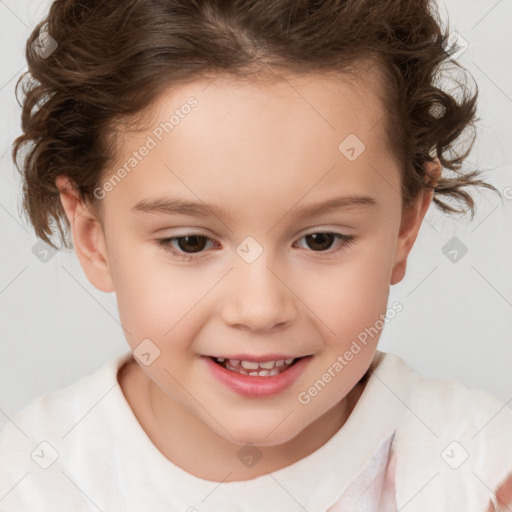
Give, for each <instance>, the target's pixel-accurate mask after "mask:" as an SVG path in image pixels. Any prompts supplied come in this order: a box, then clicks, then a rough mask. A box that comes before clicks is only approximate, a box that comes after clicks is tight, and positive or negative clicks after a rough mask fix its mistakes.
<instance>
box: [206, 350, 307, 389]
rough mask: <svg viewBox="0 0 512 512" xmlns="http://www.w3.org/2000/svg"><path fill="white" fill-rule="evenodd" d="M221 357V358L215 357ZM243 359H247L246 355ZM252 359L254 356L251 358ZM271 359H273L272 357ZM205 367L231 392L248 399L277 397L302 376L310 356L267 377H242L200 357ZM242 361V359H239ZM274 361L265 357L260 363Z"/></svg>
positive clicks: (280, 357) (277, 357)
mask: <svg viewBox="0 0 512 512" xmlns="http://www.w3.org/2000/svg"><path fill="white" fill-rule="evenodd" d="M216 357H223V356H216ZM244 357H247V356H246V355H245V356H244ZM252 357H254V356H252ZM272 357H274V356H273V355H272ZM200 359H202V360H203V361H204V362H205V364H206V366H207V367H208V369H209V371H210V372H211V374H212V375H213V376H214V377H215V378H216V379H217V380H218V381H220V382H221V383H222V384H224V385H225V386H227V387H228V388H229V389H231V390H232V391H235V392H236V393H238V394H240V395H242V396H245V397H248V398H264V397H270V396H274V395H277V394H279V393H281V392H283V391H284V390H286V389H287V388H289V387H290V386H291V385H292V384H293V383H294V382H295V381H296V380H297V379H298V378H299V376H300V375H301V374H302V372H303V371H304V370H305V368H306V366H307V365H308V364H309V362H310V360H311V359H312V356H311V355H309V356H305V357H303V358H302V359H300V360H299V361H297V362H296V363H295V364H293V365H292V366H290V368H288V369H287V370H285V371H284V372H282V373H280V374H278V375H273V376H268V377H256V376H251V375H243V374H241V373H236V372H232V371H230V370H226V368H224V367H222V366H221V365H219V364H217V363H215V362H214V361H213V360H212V359H211V358H210V357H209V356H201V357H200ZM231 359H239V357H238V356H237V357H231ZM278 359H289V358H286V357H283V356H281V355H278V356H276V360H278ZM241 360H243V359H241ZM248 360H249V361H257V359H248ZM273 360H274V359H269V358H268V356H265V359H261V358H260V361H263V362H264V361H273Z"/></svg>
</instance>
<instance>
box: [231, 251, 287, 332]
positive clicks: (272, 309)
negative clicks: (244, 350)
mask: <svg viewBox="0 0 512 512" xmlns="http://www.w3.org/2000/svg"><path fill="white" fill-rule="evenodd" d="M268 262H269V260H268V258H266V253H265V252H263V254H261V255H260V257H259V258H258V259H257V260H256V261H254V262H252V263H246V262H245V261H243V260H240V261H237V262H236V264H235V267H234V269H233V270H232V272H230V275H229V277H228V286H227V287H226V288H225V289H224V291H223V293H225V296H224V297H222V299H221V300H222V318H223V320H224V322H225V323H226V324H227V325H229V326H230V327H235V328H241V329H247V330H251V331H269V330H272V329H278V328H283V327H285V326H287V325H289V324H291V323H292V322H293V321H294V320H295V318H296V317H297V305H296V301H297V299H296V298H295V295H294V293H293V291H292V290H293V287H292V286H291V283H290V282H287V280H288V281H289V280H290V278H289V276H288V275H287V273H286V272H284V273H283V272H279V271H278V270H277V271H276V270H273V269H272V268H270V267H269V266H268ZM280 274H281V275H280ZM283 274H284V275H283Z"/></svg>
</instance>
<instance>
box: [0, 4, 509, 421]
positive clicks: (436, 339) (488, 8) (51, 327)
mask: <svg viewBox="0 0 512 512" xmlns="http://www.w3.org/2000/svg"><path fill="white" fill-rule="evenodd" d="M48 6H49V2H47V1H45V2H35V1H26V0H19V1H17V2H15V1H14V0H0V20H1V21H0V23H1V26H0V48H1V66H0V104H1V112H2V123H1V125H0V152H1V160H0V173H1V178H0V179H1V186H0V237H1V239H0V426H1V425H3V424H5V422H6V421H8V417H11V416H13V415H14V413H15V412H17V411H18V410H20V409H21V408H23V407H25V406H26V405H27V404H28V403H29V402H30V401H31V400H33V399H34V398H35V397H37V396H40V395H42V394H46V393H48V392H51V391H53V390H56V389H58V388H61V387H64V386H67V385H69V384H71V383H72V382H74V381H76V380H77V379H78V378H80V377H81V376H83V375H85V374H86V373H90V372H93V371H95V370H96V369H97V368H99V367H100V366H101V365H102V364H103V363H104V362H106V361H107V360H108V359H110V358H112V357H114V356H115V355H117V354H120V353H122V352H125V351H127V350H128V345H127V343H126V340H125V338H124V336H123V332H122V329H121V327H120V324H119V318H118V312H117V306H116V300H115V295H114V294H107V293H104V292H101V291H99V290H97V289H96V288H94V287H93V286H92V285H91V284H90V283H89V282H88V280H87V279H86V277H85V275H84V273H83V271H82V268H81V266H80V264H79V262H78V259H77V258H76V256H75V254H74V252H71V251H67V252H59V253H57V254H55V255H54V256H53V258H51V259H50V260H49V261H48V262H47V263H43V262H41V261H40V260H39V259H38V258H37V257H36V256H35V255H34V254H33V252H32V250H33V248H34V246H35V244H36V243H37V242H38V239H37V238H36V237H35V235H34V233H33V230H32V228H31V226H29V225H28V224H27V222H26V221H25V219H24V217H22V216H21V215H20V211H21V206H20V205H21V194H20V181H19V177H18V173H17V171H16V170H15V169H14V166H13V162H12V160H11V156H10V153H11V149H10V144H11V143H12V141H13V139H14V138H15V137H16V136H17V135H18V134H19V133H20V107H19V106H18V104H17V102H16V100H15V96H14V85H15V83H16V79H17V77H18V76H19V75H20V73H21V72H23V71H24V70H25V69H26V63H25V60H24V47H25V41H26V39H27V38H28V36H29V34H30V32H31V31H32V29H33V27H34V26H35V25H36V23H37V22H38V21H39V20H40V19H41V17H42V16H43V15H44V14H45V13H46V11H47V8H48ZM440 8H441V13H443V15H444V16H445V17H446V16H449V19H450V25H449V26H450V31H456V32H458V33H460V34H461V35H462V37H463V38H464V39H465V40H466V41H467V42H468V43H469V47H468V49H467V50H466V51H465V52H464V53H463V54H462V55H461V56H460V58H459V62H460V63H461V64H463V65H464V66H466V67H467V68H468V70H469V71H470V72H471V74H472V75H473V77H474V78H475V80H476V82H477V83H478V85H479V88H480V100H479V115H480V117H481V118H482V121H481V122H480V123H479V124H478V139H477V142H476V143H475V148H474V150H473V152H472V153H471V157H470V160H469V161H468V162H467V164H468V165H474V166H477V167H483V168H488V169H492V170H491V171H489V172H488V173H486V174H484V178H487V179H488V181H489V182H490V183H492V184H493V185H494V186H496V187H497V188H498V189H499V190H500V191H502V192H504V191H506V190H508V194H507V195H508V198H512V172H511V156H512V149H511V146H512V144H511V142H512V138H511V136H512V121H511V120H512V68H511V65H510V54H511V46H512V45H511V31H510V26H511V22H512V2H510V0H501V1H497V0H492V1H491V0H488V1H481V0H447V2H446V3H444V2H441V3H440ZM507 187H509V188H508V189H507ZM469 190H470V191H471V190H472V191H473V192H472V193H473V194H474V198H475V199H476V201H477V214H476V216H475V218H474V220H473V222H470V221H469V215H468V216H466V217H458V216H454V217H450V216H448V215H443V214H441V213H440V212H439V211H437V209H434V207H433V206H432V207H431V209H430V210H429V213H428V214H427V216H426V218H425V222H424V224H423V226H422V228H421V231H420V234H419V237H418V239H417V241H416V244H415V246H414V248H413V250H412V252H411V255H410V258H409V263H408V269H407V275H406V277H405V279H404V280H403V281H402V282H401V283H399V284H398V285H395V286H392V287H391V293H390V298H389V306H391V304H393V302H394V301H395V300H397V301H399V302H400V303H402V304H403V307H404V309H403V311H402V312H400V313H399V314H398V315H397V316H396V318H395V319H394V320H393V321H391V322H390V323H389V324H388V325H386V327H385V329H384V331H383V333H382V335H381V341H380V345H379V348H380V349H381V350H384V351H386V352H394V353H396V354H398V355H399V356H401V357H402V358H404V359H405V360H406V361H407V362H408V363H409V364H410V365H411V366H412V367H413V368H414V369H415V370H416V371H417V372H418V373H420V374H422V375H425V376H429V377H449V378H454V379H457V380H459V381H461V382H462V383H463V384H465V385H466V386H468V387H470V388H476V389H483V390H486V391H488V392H490V393H491V394H493V395H495V396H497V397H498V398H500V399H501V400H502V401H503V402H508V405H509V406H510V405H511V404H512V371H511V368H512V364H511V363H512V199H504V200H503V202H502V201H501V200H500V199H499V198H498V196H497V195H496V194H494V193H491V192H487V191H485V190H484V191H480V189H479V190H477V189H469ZM454 236H456V237H457V238H459V239H460V240H461V242H463V243H464V244H465V245H466V246H467V248H468V252H467V254H465V255H464V256H463V257H462V258H461V259H460V260H459V261H458V262H456V263H453V262H452V261H450V260H449V259H448V258H447V257H446V256H445V254H444V253H443V251H442V248H443V246H444V245H445V244H446V243H447V242H448V241H449V240H450V239H451V238H452V237H454Z"/></svg>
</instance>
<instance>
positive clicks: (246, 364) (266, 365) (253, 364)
mask: <svg viewBox="0 0 512 512" xmlns="http://www.w3.org/2000/svg"><path fill="white" fill-rule="evenodd" d="M216 359H217V361H219V363H222V362H223V361H224V360H225V359H224V358H223V357H217V358H216ZM293 360H294V358H293V357H292V358H290V359H279V360H277V361H264V362H259V363H258V362H257V361H240V360H239V359H229V364H230V365H231V366H233V367H234V366H236V365H237V364H238V363H240V364H241V365H242V367H243V368H245V369H246V370H257V369H258V368H263V369H265V370H271V369H272V368H274V367H276V368H279V367H280V366H283V364H285V363H286V364H291V363H292V362H293Z"/></svg>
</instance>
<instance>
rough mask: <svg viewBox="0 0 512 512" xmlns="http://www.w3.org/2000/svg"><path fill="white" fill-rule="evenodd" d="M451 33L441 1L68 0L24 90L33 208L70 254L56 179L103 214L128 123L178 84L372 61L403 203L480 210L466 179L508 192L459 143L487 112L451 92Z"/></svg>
mask: <svg viewBox="0 0 512 512" xmlns="http://www.w3.org/2000/svg"><path fill="white" fill-rule="evenodd" d="M45 35H50V36H51V38H53V40H54V41H55V42H56V44H55V43H54V46H57V47H56V48H55V49H54V51H53V52H52V53H51V54H49V55H41V52H37V51H36V49H35V42H37V41H38V40H40V38H41V37H42V36H45ZM449 36H450V33H449V31H448V29H447V28H442V23H441V20H440V16H439V13H438V10H437V5H436V4H435V3H434V2H433V1H430V0H324V1H315V0H229V1H228V0H126V1H123V2H118V1H117V0H55V1H54V2H53V3H52V5H51V7H50V10H49V12H48V14H47V16H46V17H45V18H44V19H43V20H42V21H41V22H40V23H39V24H38V25H37V26H36V27H35V29H34V30H33V32H32V34H31V35H30V36H29V38H28V40H27V43H26V50H25V55H26V59H27V62H28V71H26V72H25V73H23V74H22V75H21V76H20V78H19V80H18V82H17V84H16V98H17V99H18V90H19V88H20V87H22V92H23V95H24V98H23V104H22V117H21V120H22V130H23V133H22V135H20V136H19V137H17V138H16V139H15V141H14V143H13V147H12V156H13V159H14V162H15V164H16V167H17V169H18V170H19V172H20V173H21V175H22V183H23V210H24V212H25V213H28V216H29V218H30V222H31V223H32V225H33V226H34V229H35V232H36V234H37V236H39V237H40V238H42V239H43V240H44V241H45V242H47V243H48V244H50V245H51V246H52V247H54V248H56V249H57V248H58V247H57V246H56V245H55V244H54V243H53V242H52V241H51V239H50V235H52V234H53V230H52V223H54V224H55V226H53V227H56V228H58V230H59V234H60V239H61V242H62V243H63V244H64V246H65V247H67V248H70V247H72V245H71V243H69V242H68V240H67V237H66V229H63V225H62V221H63V220H64V222H65V227H66V228H68V229H69V227H70V226H69V221H68V219H67V217H66V215H65V212H64V210H63V208H62V204H61V201H60V197H59V190H58V188H57V186H56V184H55V179H56V177H57V176H59V175H65V176H67V177H68V178H69V180H70V181H71V183H72V184H73V186H74V187H75V188H76V190H77V192H78V193H79V196H80V197H81V199H82V200H85V201H86V202H87V204H89V205H90V207H91V208H93V209H94V210H95V211H100V206H101V205H98V198H97V197H95V195H94V190H95V189H96V188H97V187H98V186H99V185H100V183H101V182H102V179H103V178H104V176H105V175H106V173H107V172H108V168H109V164H111V163H112V162H113V161H114V159H115V158H116V151H117V147H118V144H117V142H118V140H119V139H118V137H117V135H118V132H117V131H116V130H115V127H116V126H117V123H119V121H120V120H121V119H124V120H128V121H133V123H131V124H130V126H132V125H133V126H134V125H135V124H136V123H135V121H136V120H137V119H139V120H140V119H141V118H142V117H143V115H144V113H145V112H147V111H148V109H149V108H150V107H151V105H152V102H154V101H155V100H156V99H157V98H158V97H159V95H160V94H162V93H163V92H165V90H168V88H169V87H171V86H173V85H176V84H179V83H186V82H191V81H193V80H196V79H200V78H204V77H206V76H209V75H212V74H215V73H221V72H222V73H228V74H230V75H231V76H233V77H237V78H244V79H250V80H257V79H261V80H264V79H265V78H271V77H272V76H274V77H275V76H276V71H277V70H279V71H283V72H289V73H296V74H308V73H317V74H320V73H323V74H337V75H338V76H345V75H346V76H349V77H354V78H355V79H357V78H358V77H359V78H360V77H361V76H362V75H361V72H364V71H365V70H368V69H369V67H372V68H375V69H376V70H377V71H379V73H378V76H377V82H378V88H377V89H376V92H377V94H378V95H379V97H380V99H381V100H382V104H383V106H384V109H385V112H386V116H385V119H384V121H383V125H384V129H385V133H386V136H387V137H388V139H389V140H388V142H389V144H390V147H391V148H392V150H393V154H394V155H396V158H397V161H398V162H399V165H400V169H401V189H402V190H401V193H402V201H403V205H408V204H411V203H412V201H413V200H414V199H415V198H416V197H417V195H418V193H419V192H420V191H421V190H422V189H423V188H425V187H430V188H431V189H432V188H433V189H434V197H433V202H434V204H436V205H437V207H438V208H440V209H441V210H442V211H443V212H445V213H446V212H451V213H466V211H467V210H466V209H463V210H460V209H456V208H454V207H453V206H451V205H449V204H448V203H446V202H444V201H442V200H441V199H440V198H439V197H440V196H447V198H452V199H456V200H460V201H462V202H463V203H464V204H465V205H466V206H469V208H470V209H471V216H472V218H473V215H474V209H475V205H474V201H473V199H472V198H471V196H470V195H469V194H468V193H467V192H466V191H465V190H463V188H464V187H467V186H471V185H476V186H482V187H486V188H488V189H492V190H494V191H495V192H498V194H499V191H498V190H497V189H496V188H495V187H493V186H492V185H490V184H488V183H485V182H484V181H483V180H481V179H477V177H478V175H479V174H480V171H477V170H474V171H471V172H467V173H464V172H463V171H461V166H462V163H463V161H464V160H465V159H466V157H467V156H468V154H469V152H470V151H471V149H472V146H473V143H474V140H475V136H474V134H473V137H472V140H471V141H470V145H469V147H468V148H467V149H466V151H464V152H462V151H460V152H458V151H457V150H456V144H457V142H458V141H459V138H460V136H461V135H462V134H463V132H465V130H466V128H467V127H470V126H471V127H473V128H474V125H475V121H476V120H479V119H478V118H477V117H476V102H477V96H478V87H476V90H475V91H474V92H472V91H471V90H469V89H468V87H467V84H466V83H460V82H457V83H458V86H459V87H458V89H457V90H458V91H460V92H462V97H461V98H460V99H459V101H457V99H456V97H455V94H454V93H455V92H456V91H457V90H455V91H454V92H453V93H451V94H450V93H448V92H446V91H443V90H442V89H441V88H440V87H438V85H439V84H437V83H436V82H437V80H438V78H442V76H441V71H442V67H441V65H442V64H443V63H451V64H453V65H454V66H456V67H457V68H458V69H460V70H461V71H463V72H464V76H465V77H466V76H467V75H466V70H464V68H462V67H461V66H460V65H459V64H458V63H457V62H456V61H455V60H454V59H452V58H451V53H449V52H448V51H446V50H445V48H446V47H447V43H448V41H449ZM368 63H370V66H369V67H368ZM269 70H271V71H269ZM344 74H345V75H344ZM475 85H476V84H475ZM18 102H19V100H18ZM27 144H28V146H29V149H28V152H27V153H26V154H25V155H24V159H23V161H22V163H21V165H19V164H18V157H19V153H21V149H22V148H23V147H25V145H27ZM435 158H438V159H439V161H440V163H441V164H442V167H443V168H444V169H447V170H448V171H450V172H452V173H453V174H454V176H452V177H447V176H445V175H442V176H441V178H440V179H439V180H438V181H437V183H434V184H431V183H430V182H429V180H428V176H427V175H426V171H425V168H424V164H425V163H426V162H433V161H434V160H435Z"/></svg>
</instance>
